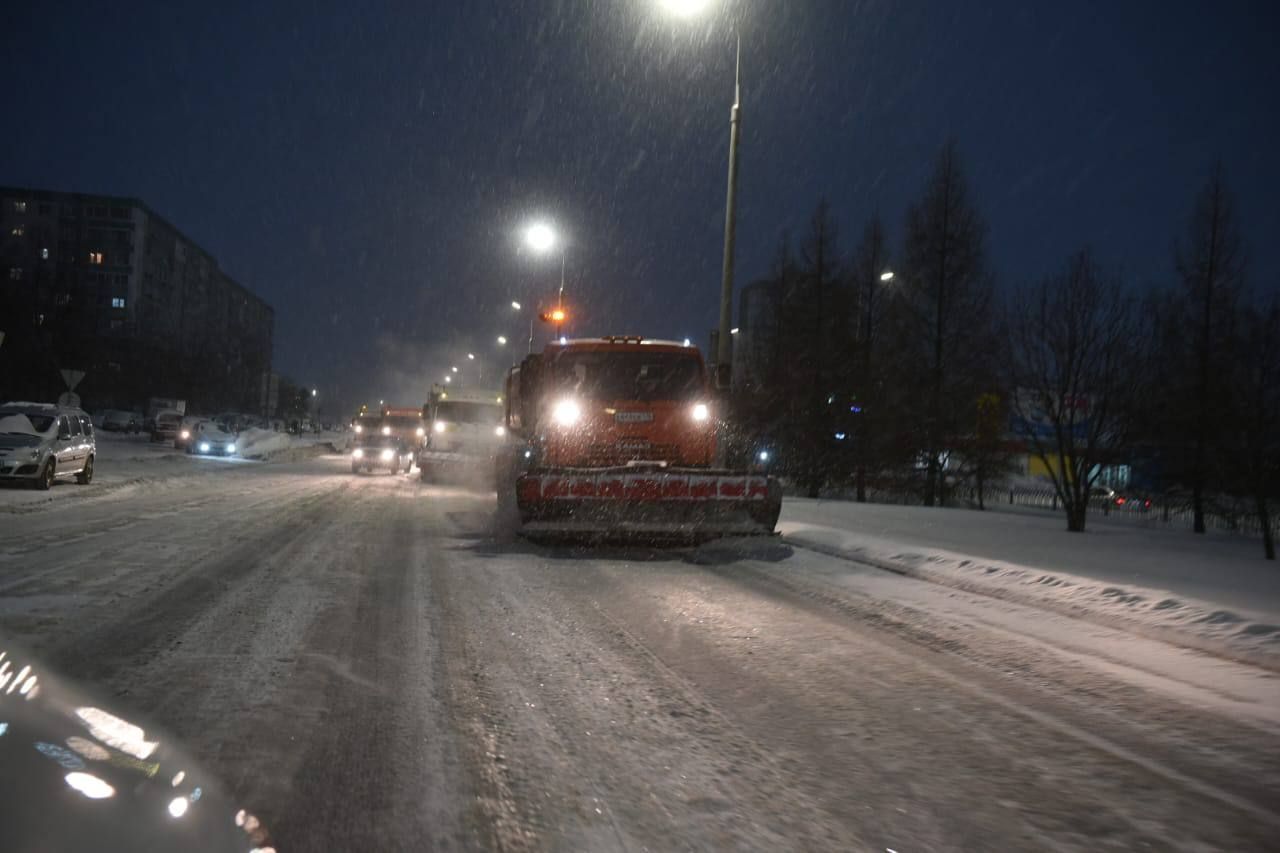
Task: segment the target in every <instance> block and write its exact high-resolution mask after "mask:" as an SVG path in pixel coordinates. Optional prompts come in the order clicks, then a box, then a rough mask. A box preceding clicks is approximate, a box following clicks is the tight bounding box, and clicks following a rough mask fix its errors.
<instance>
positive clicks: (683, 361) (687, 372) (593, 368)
mask: <svg viewBox="0 0 1280 853" xmlns="http://www.w3.org/2000/svg"><path fill="white" fill-rule="evenodd" d="M555 377H556V384H557V385H559V386H560V387H561V388H563V389H564V390H567V391H572V392H573V393H574V394H575V395H577V396H580V397H586V398H588V399H592V400H690V399H693V398H695V397H700V396H702V394H703V393H704V383H703V375H702V362H701V361H699V360H698V358H697V357H696V356H692V355H685V354H684V353H677V352H660V351H657V352H635V351H632V352H618V351H600V350H597V351H583V352H565V353H561V354H560V356H559V357H558V358H557V359H556V364H555Z"/></svg>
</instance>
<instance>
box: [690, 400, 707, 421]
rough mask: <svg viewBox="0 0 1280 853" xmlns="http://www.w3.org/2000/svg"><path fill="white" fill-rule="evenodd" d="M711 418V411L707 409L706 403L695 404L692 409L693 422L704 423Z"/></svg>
mask: <svg viewBox="0 0 1280 853" xmlns="http://www.w3.org/2000/svg"><path fill="white" fill-rule="evenodd" d="M709 417H711V409H709V408H707V404H706V403H697V404H695V405H694V407H693V419H694V420H695V421H699V422H701V421H705V420H706V419H707V418H709Z"/></svg>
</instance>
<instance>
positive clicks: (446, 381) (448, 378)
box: [444, 373, 453, 385]
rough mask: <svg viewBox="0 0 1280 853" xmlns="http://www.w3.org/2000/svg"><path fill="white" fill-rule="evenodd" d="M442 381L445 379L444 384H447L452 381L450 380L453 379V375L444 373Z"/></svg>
mask: <svg viewBox="0 0 1280 853" xmlns="http://www.w3.org/2000/svg"><path fill="white" fill-rule="evenodd" d="M444 381H445V384H446V385H447V384H449V383H450V382H452V381H453V377H452V376H450V375H449V374H448V373H446V374H445V375H444Z"/></svg>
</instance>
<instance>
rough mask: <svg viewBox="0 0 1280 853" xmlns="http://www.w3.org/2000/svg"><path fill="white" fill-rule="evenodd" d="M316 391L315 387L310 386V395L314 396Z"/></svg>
mask: <svg viewBox="0 0 1280 853" xmlns="http://www.w3.org/2000/svg"><path fill="white" fill-rule="evenodd" d="M316 393H317V392H316V389H315V388H312V389H311V396H312V397H314V396H315V395H316Z"/></svg>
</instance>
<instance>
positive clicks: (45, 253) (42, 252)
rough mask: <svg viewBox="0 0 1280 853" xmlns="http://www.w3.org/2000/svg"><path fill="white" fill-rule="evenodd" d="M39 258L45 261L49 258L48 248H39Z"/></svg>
mask: <svg viewBox="0 0 1280 853" xmlns="http://www.w3.org/2000/svg"><path fill="white" fill-rule="evenodd" d="M40 260H42V261H47V260H49V250H48V249H41V250H40Z"/></svg>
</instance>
